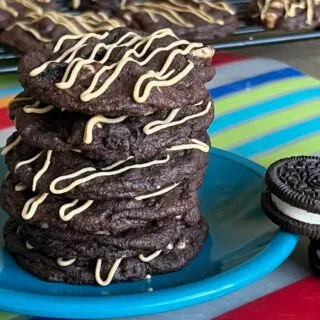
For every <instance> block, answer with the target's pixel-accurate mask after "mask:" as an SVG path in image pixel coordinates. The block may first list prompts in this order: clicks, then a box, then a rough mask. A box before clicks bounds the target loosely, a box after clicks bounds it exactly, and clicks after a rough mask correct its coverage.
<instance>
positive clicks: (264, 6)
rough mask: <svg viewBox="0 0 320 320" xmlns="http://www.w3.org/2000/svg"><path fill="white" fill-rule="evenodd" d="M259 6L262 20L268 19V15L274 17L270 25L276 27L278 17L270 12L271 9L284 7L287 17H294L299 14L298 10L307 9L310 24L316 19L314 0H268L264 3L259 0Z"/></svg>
mask: <svg viewBox="0 0 320 320" xmlns="http://www.w3.org/2000/svg"><path fill="white" fill-rule="evenodd" d="M257 4H258V7H259V9H260V17H261V20H263V21H264V20H267V16H268V17H269V18H270V17H272V21H270V26H271V27H274V25H275V22H276V19H277V18H278V17H277V15H276V14H275V13H273V12H268V11H269V9H284V10H285V17H290V18H294V17H295V16H296V15H297V10H298V9H300V10H304V9H306V10H307V12H306V20H305V21H306V23H307V24H308V25H312V24H313V22H314V20H313V18H314V4H313V0H299V1H298V2H293V1H292V0H282V1H281V2H280V1H273V0H266V1H265V3H263V1H262V0H258V2H257Z"/></svg>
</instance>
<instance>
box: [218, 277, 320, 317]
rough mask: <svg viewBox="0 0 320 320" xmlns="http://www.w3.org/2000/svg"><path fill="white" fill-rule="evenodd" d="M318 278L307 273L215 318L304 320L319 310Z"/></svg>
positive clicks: (313, 315)
mask: <svg viewBox="0 0 320 320" xmlns="http://www.w3.org/2000/svg"><path fill="white" fill-rule="evenodd" d="M318 301H319V278H316V277H313V276H309V277H307V278H305V279H303V280H300V281H298V282H296V283H294V284H292V285H290V286H287V287H285V288H283V289H281V290H279V291H277V292H274V293H271V294H268V295H266V296H264V297H262V298H260V299H257V300H255V301H253V302H250V303H248V304H246V305H244V306H242V307H240V308H238V309H235V310H233V311H231V312H228V313H225V314H224V315H221V316H219V317H217V318H215V320H256V319H259V320H273V319H282V320H307V319H310V320H311V319H317V318H318V313H319V305H318Z"/></svg>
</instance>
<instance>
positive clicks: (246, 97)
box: [215, 77, 320, 116]
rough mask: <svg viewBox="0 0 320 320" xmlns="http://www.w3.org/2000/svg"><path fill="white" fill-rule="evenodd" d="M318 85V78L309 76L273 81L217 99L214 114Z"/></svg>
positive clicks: (319, 82) (319, 83) (220, 113)
mask: <svg viewBox="0 0 320 320" xmlns="http://www.w3.org/2000/svg"><path fill="white" fill-rule="evenodd" d="M319 85H320V81H319V80H317V79H314V78H309V77H308V78H306V77H299V78H294V79H289V80H286V81H277V82H273V83H271V84H269V85H265V86H262V87H258V88H256V89H252V90H250V91H245V92H241V93H239V94H235V95H232V96H230V97H228V98H225V99H218V100H217V101H216V103H215V108H216V114H217V115H218V116H220V115H222V114H224V113H228V112H231V111H234V110H237V109H242V108H244V106H246V105H251V104H255V103H258V102H259V101H264V100H266V99H270V98H274V97H276V96H277V95H281V94H285V93H288V92H291V91H297V90H301V89H304V88H308V87H316V86H319Z"/></svg>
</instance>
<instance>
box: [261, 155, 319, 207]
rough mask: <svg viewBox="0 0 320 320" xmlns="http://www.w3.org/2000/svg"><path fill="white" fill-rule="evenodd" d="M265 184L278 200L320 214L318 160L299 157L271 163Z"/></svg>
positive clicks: (309, 157)
mask: <svg viewBox="0 0 320 320" xmlns="http://www.w3.org/2000/svg"><path fill="white" fill-rule="evenodd" d="M266 184H267V187H268V189H269V190H270V192H271V193H272V194H274V195H275V196H276V197H278V198H279V199H280V200H282V201H284V202H287V203H289V204H291V205H293V206H295V207H298V208H301V209H304V210H307V211H309V212H317V213H320V158H319V157H314V156H299V157H292V158H286V159H281V160H279V161H277V162H275V163H273V164H272V165H271V166H270V167H269V169H268V171H267V174H266Z"/></svg>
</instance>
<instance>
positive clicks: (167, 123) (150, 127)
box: [143, 101, 212, 135]
mask: <svg viewBox="0 0 320 320" xmlns="http://www.w3.org/2000/svg"><path fill="white" fill-rule="evenodd" d="M202 103H203V101H200V102H199V103H197V104H196V105H195V106H197V105H200V104H202ZM211 105H212V102H211V101H210V102H209V103H208V104H207V106H206V108H205V109H204V110H203V111H201V112H198V113H195V114H192V115H190V116H186V117H184V118H182V119H180V120H177V121H172V120H174V118H175V117H176V116H177V114H178V112H179V110H180V108H178V109H173V110H172V111H171V112H170V114H169V115H168V117H167V118H166V119H165V120H155V121H152V122H150V123H148V124H146V125H145V126H144V127H143V132H144V134H146V135H149V134H152V133H155V132H157V131H160V130H163V129H166V128H169V127H173V126H177V125H180V124H182V123H185V122H186V121H189V120H191V119H194V118H198V117H202V116H204V115H205V114H207V113H208V112H209V110H210V109H211Z"/></svg>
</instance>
